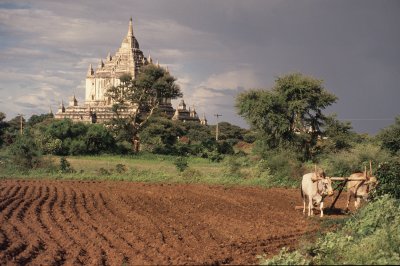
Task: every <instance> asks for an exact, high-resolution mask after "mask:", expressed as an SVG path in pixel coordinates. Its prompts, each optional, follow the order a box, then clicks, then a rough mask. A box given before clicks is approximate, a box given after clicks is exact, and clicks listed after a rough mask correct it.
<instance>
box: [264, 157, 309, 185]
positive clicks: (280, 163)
mask: <svg viewBox="0 0 400 266" xmlns="http://www.w3.org/2000/svg"><path fill="white" fill-rule="evenodd" d="M263 159H264V160H265V163H266V167H268V168H269V169H270V170H271V173H272V174H273V175H274V176H275V177H276V178H278V179H288V178H289V179H290V178H292V179H296V178H299V177H301V176H302V175H303V170H302V164H301V162H300V160H299V159H298V157H297V154H296V153H295V152H293V151H290V150H273V151H269V152H267V153H264V156H263Z"/></svg>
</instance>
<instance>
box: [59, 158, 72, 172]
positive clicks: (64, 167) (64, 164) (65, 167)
mask: <svg viewBox="0 0 400 266" xmlns="http://www.w3.org/2000/svg"><path fill="white" fill-rule="evenodd" d="M60 172H61V173H75V170H74V168H72V166H71V164H70V163H69V162H68V161H67V159H65V157H61V158H60Z"/></svg>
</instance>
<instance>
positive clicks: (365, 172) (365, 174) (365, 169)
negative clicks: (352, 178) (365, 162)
mask: <svg viewBox="0 0 400 266" xmlns="http://www.w3.org/2000/svg"><path fill="white" fill-rule="evenodd" d="M364 178H365V179H367V166H364Z"/></svg>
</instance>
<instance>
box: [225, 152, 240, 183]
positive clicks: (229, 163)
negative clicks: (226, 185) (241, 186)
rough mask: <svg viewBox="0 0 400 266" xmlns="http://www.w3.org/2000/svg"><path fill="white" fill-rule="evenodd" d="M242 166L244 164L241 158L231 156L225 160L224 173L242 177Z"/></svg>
mask: <svg viewBox="0 0 400 266" xmlns="http://www.w3.org/2000/svg"><path fill="white" fill-rule="evenodd" d="M241 167H242V164H241V162H240V160H239V157H236V156H229V157H227V158H226V160H225V161H224V175H225V176H227V177H233V178H241V177H242V173H241V172H240V169H241Z"/></svg>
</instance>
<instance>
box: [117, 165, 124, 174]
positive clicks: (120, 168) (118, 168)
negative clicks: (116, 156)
mask: <svg viewBox="0 0 400 266" xmlns="http://www.w3.org/2000/svg"><path fill="white" fill-rule="evenodd" d="M115 171H116V172H117V173H118V174H122V173H125V172H126V166H125V165H124V164H120V163H119V164H117V165H116V166H115Z"/></svg>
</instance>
